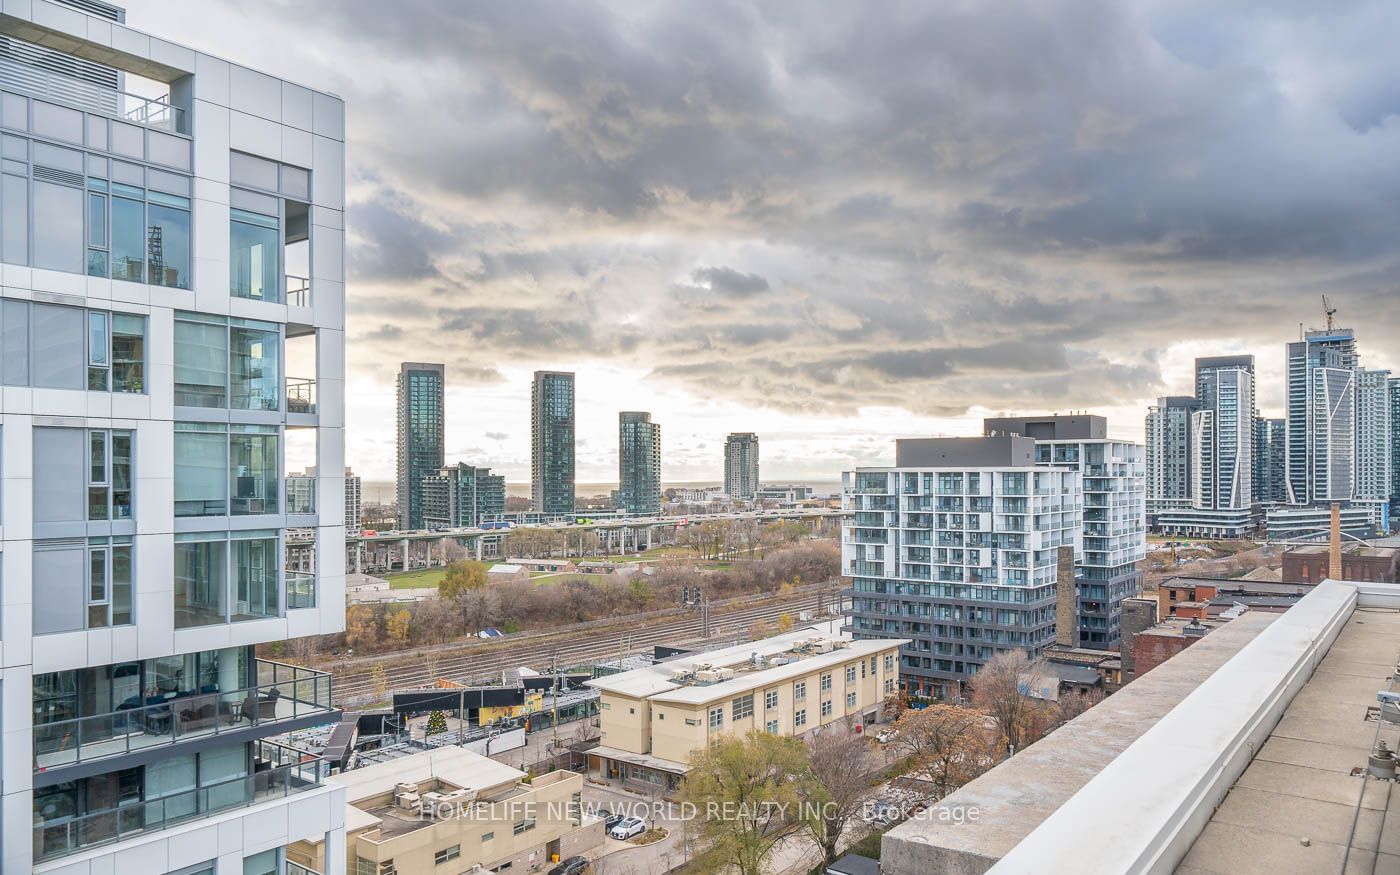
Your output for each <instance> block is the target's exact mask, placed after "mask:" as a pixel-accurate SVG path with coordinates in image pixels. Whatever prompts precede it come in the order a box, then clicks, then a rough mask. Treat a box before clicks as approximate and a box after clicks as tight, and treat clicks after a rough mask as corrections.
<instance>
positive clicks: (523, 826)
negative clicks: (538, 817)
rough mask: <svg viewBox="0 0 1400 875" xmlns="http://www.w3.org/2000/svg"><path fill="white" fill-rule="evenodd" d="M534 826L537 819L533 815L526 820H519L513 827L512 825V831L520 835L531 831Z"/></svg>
mask: <svg viewBox="0 0 1400 875" xmlns="http://www.w3.org/2000/svg"><path fill="white" fill-rule="evenodd" d="M534 828H535V819H534V818H533V817H527V818H525V819H524V820H521V821H517V822H516V824H515V825H514V826H513V827H511V832H513V833H515V834H516V835H520V834H521V833H525V832H529V831H530V830H532V829H534Z"/></svg>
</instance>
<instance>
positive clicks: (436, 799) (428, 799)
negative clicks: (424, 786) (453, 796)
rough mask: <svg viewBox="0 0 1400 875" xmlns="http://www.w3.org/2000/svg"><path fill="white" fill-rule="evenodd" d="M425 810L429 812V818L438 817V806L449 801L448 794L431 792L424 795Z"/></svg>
mask: <svg viewBox="0 0 1400 875" xmlns="http://www.w3.org/2000/svg"><path fill="white" fill-rule="evenodd" d="M421 798H422V800H423V808H425V809H426V810H427V811H428V814H429V816H436V814H437V810H438V806H439V805H441V804H442V803H444V802H446V801H447V794H446V793H438V792H436V791H429V792H427V793H424V794H422V797H421Z"/></svg>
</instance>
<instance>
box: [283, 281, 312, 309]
mask: <svg viewBox="0 0 1400 875" xmlns="http://www.w3.org/2000/svg"><path fill="white" fill-rule="evenodd" d="M287 306H289V307H310V306H311V278H310V277H305V276H293V275H291V274H287Z"/></svg>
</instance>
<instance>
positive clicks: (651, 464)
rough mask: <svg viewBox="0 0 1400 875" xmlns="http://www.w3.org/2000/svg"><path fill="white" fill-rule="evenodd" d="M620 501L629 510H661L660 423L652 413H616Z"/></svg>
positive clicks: (647, 511)
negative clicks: (655, 420) (652, 416)
mask: <svg viewBox="0 0 1400 875" xmlns="http://www.w3.org/2000/svg"><path fill="white" fill-rule="evenodd" d="M617 482H618V504H619V506H620V507H621V508H622V509H623V510H624V511H626V512H627V513H659V512H660V511H661V426H660V424H658V423H655V422H652V421H651V414H650V413H643V412H641V411H631V410H624V411H623V412H621V413H619V414H618V415H617Z"/></svg>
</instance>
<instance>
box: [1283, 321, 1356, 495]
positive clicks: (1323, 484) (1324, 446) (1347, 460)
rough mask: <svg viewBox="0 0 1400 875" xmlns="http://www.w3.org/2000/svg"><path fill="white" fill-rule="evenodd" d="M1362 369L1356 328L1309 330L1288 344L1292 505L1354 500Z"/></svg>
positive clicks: (1288, 474) (1288, 440)
mask: <svg viewBox="0 0 1400 875" xmlns="http://www.w3.org/2000/svg"><path fill="white" fill-rule="evenodd" d="M1356 368H1357V354H1356V336H1355V334H1354V333H1353V332H1352V330H1351V329H1350V328H1332V329H1326V330H1322V331H1309V332H1307V333H1306V334H1304V336H1303V339H1302V340H1299V341H1294V342H1292V343H1290V344H1288V384H1287V389H1288V397H1287V414H1288V416H1287V419H1288V424H1287V430H1288V437H1287V459H1286V466H1287V477H1288V500H1289V502H1290V503H1292V504H1313V503H1320V502H1330V501H1349V500H1350V499H1351V497H1352V486H1353V482H1354V479H1355V476H1356V474H1355V458H1356Z"/></svg>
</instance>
